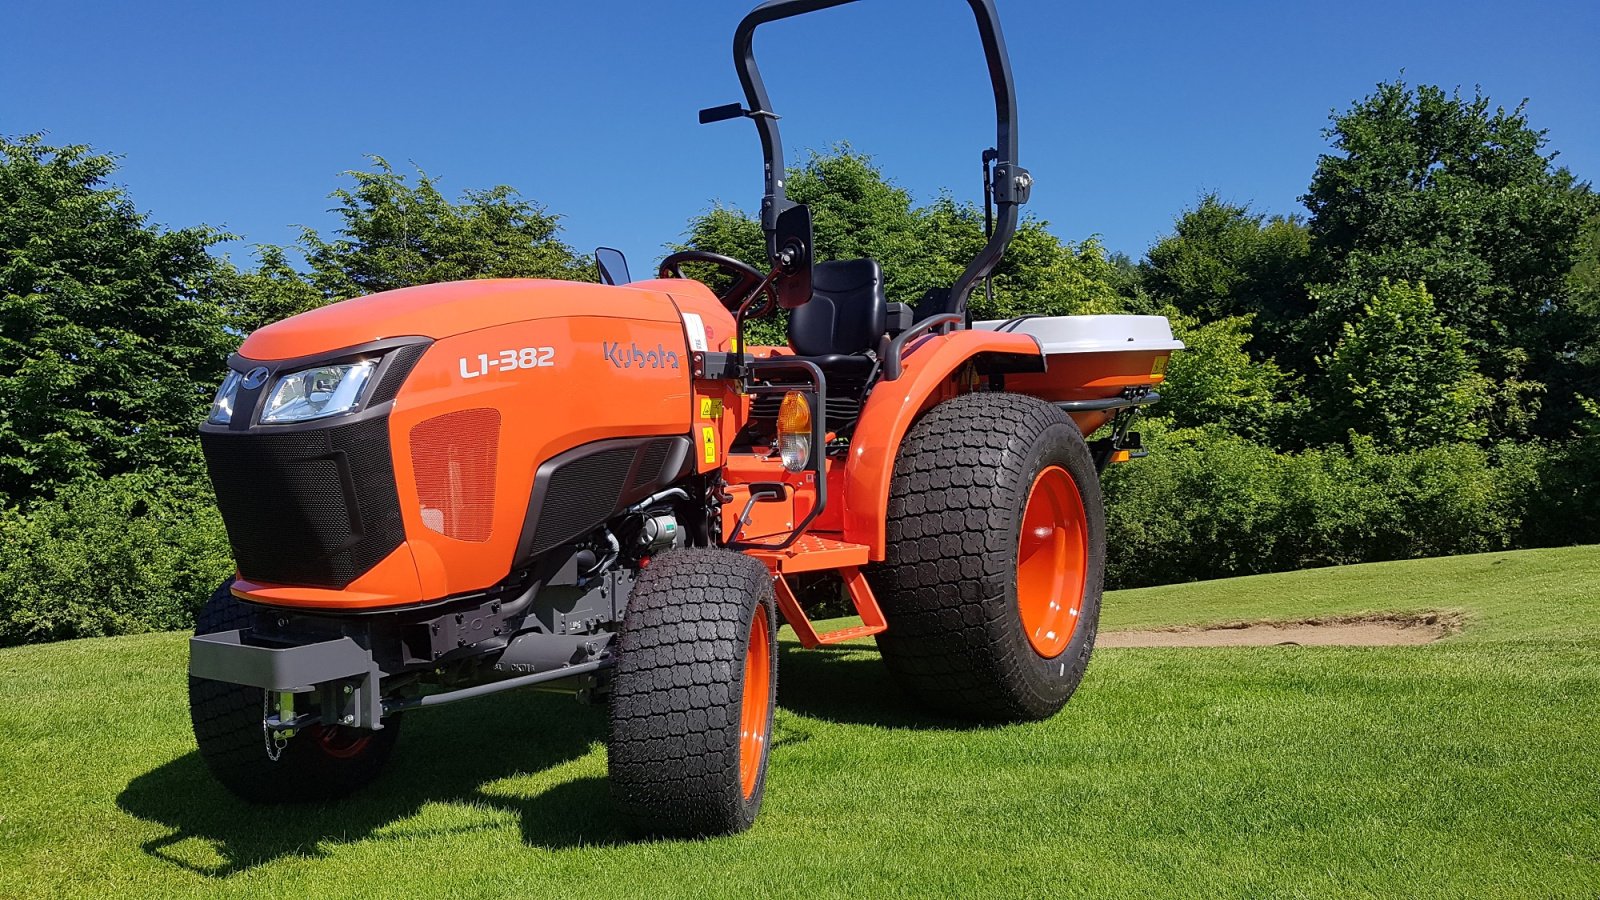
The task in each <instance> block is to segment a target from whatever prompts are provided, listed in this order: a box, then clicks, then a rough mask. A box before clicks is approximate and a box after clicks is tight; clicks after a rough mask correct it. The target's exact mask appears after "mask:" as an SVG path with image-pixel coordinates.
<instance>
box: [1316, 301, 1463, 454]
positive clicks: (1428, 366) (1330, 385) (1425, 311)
mask: <svg viewBox="0 0 1600 900" xmlns="http://www.w3.org/2000/svg"><path fill="white" fill-rule="evenodd" d="M1320 362H1321V363H1322V365H1323V368H1324V373H1323V376H1322V377H1321V378H1320V379H1318V380H1317V382H1316V389H1315V391H1314V408H1315V409H1316V412H1317V416H1318V419H1319V421H1320V422H1321V423H1322V427H1323V428H1325V429H1326V432H1327V434H1328V436H1329V437H1332V438H1335V439H1337V438H1338V437H1339V436H1340V435H1343V434H1344V433H1345V432H1346V431H1353V432H1356V433H1358V434H1363V435H1367V436H1370V437H1372V438H1373V439H1374V440H1376V441H1377V442H1378V443H1379V445H1381V446H1385V447H1393V448H1401V447H1427V446H1432V445H1433V444H1438V443H1447V442H1450V441H1461V440H1466V441H1475V440H1479V439H1481V438H1483V437H1484V436H1485V435H1486V434H1487V433H1488V427H1487V425H1486V423H1485V422H1484V420H1483V418H1482V416H1481V415H1480V413H1481V412H1482V411H1483V410H1484V408H1485V407H1487V406H1488V405H1489V384H1488V381H1487V379H1485V378H1484V377H1483V376H1482V375H1479V374H1478V372H1477V370H1476V368H1475V367H1474V365H1473V361H1472V357H1471V356H1470V355H1468V353H1467V351H1466V338H1465V337H1464V336H1463V335H1462V334H1461V332H1459V331H1457V330H1456V329H1454V328H1451V327H1450V326H1448V325H1446V324H1444V320H1443V317H1442V316H1440V315H1439V313H1438V311H1437V310H1435V309H1434V305H1433V299H1432V298H1431V297H1429V296H1428V291H1427V289H1426V288H1424V287H1422V286H1421V285H1415V286H1413V285H1408V284H1405V283H1403V282H1402V283H1398V284H1391V283H1389V282H1388V281H1384V282H1382V283H1381V284H1380V285H1379V288H1378V292H1377V294H1376V295H1375V296H1374V297H1373V298H1372V299H1371V300H1370V301H1369V302H1368V303H1367V304H1366V306H1365V307H1363V309H1362V311H1361V315H1360V317H1359V318H1357V319H1356V320H1355V321H1353V322H1345V323H1344V328H1343V334H1342V336H1341V337H1340V338H1339V342H1338V343H1337V344H1336V345H1335V346H1334V348H1333V352H1332V353H1331V354H1330V355H1329V356H1328V357H1326V358H1324V359H1322V360H1320Z"/></svg>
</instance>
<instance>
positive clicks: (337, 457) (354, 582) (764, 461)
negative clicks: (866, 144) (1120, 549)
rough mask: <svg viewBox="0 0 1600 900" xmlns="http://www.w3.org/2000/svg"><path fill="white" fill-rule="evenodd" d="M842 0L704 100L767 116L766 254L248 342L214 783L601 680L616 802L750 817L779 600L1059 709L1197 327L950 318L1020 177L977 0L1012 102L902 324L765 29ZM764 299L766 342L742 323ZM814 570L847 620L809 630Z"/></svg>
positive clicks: (326, 319) (988, 688) (940, 697)
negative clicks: (803, 186) (452, 707)
mask: <svg viewBox="0 0 1600 900" xmlns="http://www.w3.org/2000/svg"><path fill="white" fill-rule="evenodd" d="M845 2H850V0H774V2H771V3H767V4H765V5H763V6H760V7H758V8H757V9H755V10H754V11H753V12H751V13H750V14H749V15H748V16H747V17H746V18H745V19H744V20H743V22H741V23H740V25H739V28H738V31H737V33H736V36H735V38H734V59H735V63H736V65H737V68H738V72H739V78H740V81H741V83H742V84H743V86H744V93H745V100H746V104H747V105H740V104H733V105H729V106H723V107H717V108H714V109H709V110H705V111H702V113H701V116H700V118H701V120H702V121H703V122H707V121H717V120H721V119H731V118H748V119H750V120H751V121H753V122H754V123H755V126H756V129H757V131H758V132H759V134H760V138H761V144H762V148H763V151H764V153H765V164H766V196H765V197H764V198H763V201H762V204H761V221H762V226H763V228H764V229H765V231H766V234H767V249H768V255H769V261H770V264H769V266H768V268H767V269H766V270H765V271H763V270H760V269H756V268H752V267H750V266H748V265H746V264H744V263H742V262H740V261H738V260H735V259H731V258H728V257H724V256H719V255H717V254H713V253H707V252H701V251H695V250H688V251H683V252H679V253H673V254H671V255H670V256H668V257H667V258H666V259H665V260H663V261H662V263H661V266H660V271H659V274H658V277H656V278H654V279H650V280H645V281H637V282H631V283H630V282H629V279H628V276H627V274H626V264H625V262H624V261H623V260H622V259H621V256H620V254H617V253H615V251H606V250H602V251H600V252H599V253H598V254H597V260H598V262H599V266H600V271H601V275H602V281H604V282H605V283H604V284H580V283H571V282H560V281H542V280H498V281H471V282H459V283H453V284H436V285H427V286H422V287H414V288H407V289H404V290H398V291H391V292H387V293H382V294H375V295H372V296H367V297H360V298H356V299H353V300H348V301H345V302H342V303H337V304H334V305H332V306H328V307H325V308H322V309H318V310H314V311H312V312H308V313H304V314H302V315H298V316H295V317H293V318H291V319H287V320H285V321H282V322H278V323H276V324H274V325H270V326H268V327H266V328H263V329H261V330H260V331H257V332H255V333H254V334H251V335H250V336H249V337H248V339H246V340H245V341H244V343H243V345H242V346H241V347H240V348H239V351H238V353H237V354H235V355H234V356H233V357H232V358H231V360H230V366H231V372H230V374H229V375H228V376H227V378H226V380H225V381H224V382H223V384H222V386H221V388H220V389H219V390H218V391H217V395H216V400H215V403H214V405H213V407H212V409H211V412H210V415H209V416H208V418H207V420H206V422H205V424H204V425H203V426H202V427H201V441H202V445H203V447H204V451H205V456H206V461H207V464H208V466H209V470H210V475H211V479H212V481H213V484H214V486H215V489H216V496H217V502H218V506H219V507H220V509H221V512H222V516H223V520H224V522H225V523H226V526H227V531H228V537H229V540H230V543H231V545H232V548H233V554H234V558H235V560H236V562H237V564H238V575H237V577H235V578H233V579H230V580H229V581H228V582H227V583H225V584H224V585H223V586H222V587H221V588H219V589H218V591H217V593H216V595H215V596H213V597H212V599H211V600H210V602H209V603H208V604H207V605H206V607H205V608H204V610H203V611H202V613H201V615H200V620H199V626H198V628H197V629H196V635H195V637H194V638H193V640H192V642H191V645H190V647H191V649H190V664H189V673H190V682H189V696H190V709H191V714H192V718H193V723H194V732H195V737H196V739H197V741H198V744H199V748H200V753H201V755H202V757H203V758H204V759H205V761H206V763H207V765H208V766H209V767H210V769H211V771H212V772H213V773H214V774H215V775H216V777H217V778H218V779H219V780H220V781H221V782H222V783H223V784H224V785H226V786H227V787H228V788H229V789H231V790H232V791H233V792H235V793H237V794H239V795H241V796H243V797H245V798H248V799H252V800H259V801H264V802H279V801H287V800H297V799H326V798H330V797H334V796H338V795H340V794H342V793H345V792H348V791H350V790H352V789H355V788H357V787H360V786H361V785H363V784H365V783H367V782H368V781H370V780H371V779H372V778H373V777H375V775H376V774H377V773H378V772H379V771H380V769H381V767H382V765H383V764H384V762H385V760H386V759H387V758H388V756H389V755H390V752H391V750H392V749H393V747H394V746H395V740H396V736H397V734H398V732H399V726H400V721H401V719H402V718H404V714H407V713H410V712H411V711H413V710H418V709H421V708H423V707H428V706H434V705H438V704H443V703H449V702H452V701H456V700H462V699H467V698H472V697H479V696H483V695H486V694H492V693H496V692H500V691H506V690H511V689H515V688H521V687H527V686H531V685H542V686H546V687H551V686H554V687H565V688H568V689H571V690H573V691H574V692H576V693H577V694H578V696H579V697H580V698H581V699H584V700H590V701H599V700H605V701H608V702H609V704H610V725H611V728H610V736H609V757H608V758H609V767H610V776H611V784H612V786H613V794H614V797H615V799H616V802H617V804H618V806H619V807H620V808H621V809H622V810H623V812H624V813H625V814H626V815H627V817H628V818H629V819H630V820H631V821H632V822H633V823H634V824H635V825H637V826H638V827H639V828H641V829H643V830H647V831H651V832H659V833H677V834H718V833H728V832H734V831H738V830H741V829H743V828H745V827H747V826H748V825H749V824H750V823H751V821H752V820H753V818H754V817H755V815H756V812H757V810H758V809H759V807H760V805H761V798H762V794H763V791H764V785H765V780H766V776H767V763H768V755H769V749H770V746H769V737H770V735H771V734H772V721H773V708H774V702H775V698H776V694H777V683H778V680H777V661H778V638H777V628H778V622H779V618H780V616H781V617H782V619H783V620H784V621H786V622H787V623H788V624H789V625H790V626H791V627H792V628H793V629H794V632H795V634H796V636H797V637H798V639H799V641H800V643H801V644H802V645H804V646H805V647H816V646H818V645H820V644H831V643H837V642H840V641H846V640H850V639H854V638H861V637H866V636H869V635H870V636H874V637H876V640H877V644H878V647H879V648H880V650H881V651H882V656H883V661H884V663H885V665H886V666H887V667H888V669H889V671H890V673H892V675H893V677H894V679H895V680H896V681H897V682H898V683H899V684H900V685H901V686H902V687H903V688H904V689H905V692H906V693H907V694H908V695H909V696H910V697H912V698H914V699H915V700H917V701H920V702H921V703H924V704H926V705H927V706H928V707H930V708H932V709H935V710H938V711H940V712H943V713H946V714H953V715H959V716H967V717H977V718H983V719H996V720H1021V719H1039V718H1043V717H1046V716H1049V715H1051V714H1053V713H1055V712H1056V711H1057V710H1059V709H1060V708H1061V707H1062V705H1063V704H1065V703H1066V701H1067V699H1068V698H1069V697H1070V696H1071V695H1072V693H1073V691H1074V689H1075V688H1076V687H1077V685H1078V683H1079V681H1080V680H1081V679H1082V677H1083V673H1084V667H1085V665H1086V664H1087V663H1088V660H1089V653H1090V650H1091V648H1092V647H1093V645H1094V639H1095V628H1096V621H1097V617H1098V614H1099V609H1100V594H1101V573H1102V569H1103V564H1104V553H1105V530H1104V515H1103V512H1102V507H1101V495H1100V484H1099V470H1101V469H1103V467H1104V466H1105V465H1106V464H1108V463H1110V462H1116V461H1120V460H1122V459H1126V458H1128V457H1129V456H1132V455H1136V454H1137V453H1138V452H1139V451H1138V446H1137V445H1138V439H1137V435H1136V434H1135V433H1133V432H1131V431H1129V429H1128V424H1129V422H1130V421H1131V420H1132V417H1133V416H1134V415H1135V414H1136V413H1137V410H1138V409H1139V407H1141V406H1143V405H1145V404H1147V403H1151V402H1154V401H1155V400H1156V399H1157V397H1156V394H1155V393H1154V392H1153V388H1155V387H1156V386H1158V385H1159V384H1160V383H1161V381H1162V376H1163V373H1164V371H1165V369H1166V361H1167V358H1168V356H1169V355H1170V354H1171V353H1172V352H1173V351H1174V350H1176V349H1179V348H1181V346H1182V345H1181V344H1179V343H1177V342H1176V341H1174V340H1173V339H1172V335H1171V332H1170V330H1169V329H1168V326H1167V322H1166V320H1164V319H1161V318H1159V317H1139V316H1085V317H1054V318H1051V317H1027V316H1025V317H1021V318H1018V319H1013V320H1010V321H1006V322H972V321H971V319H970V316H969V315H968V314H967V311H966V305H967V298H968V297H969V295H970V294H971V293H972V291H973V289H974V288H975V287H976V286H977V285H979V284H981V283H983V282H984V281H985V279H986V278H987V277H988V276H989V274H990V273H991V272H992V270H993V269H994V267H995V266H996V264H997V263H998V262H999V261H1000V258H1001V255H1002V253H1003V252H1004V251H1005V248H1006V244H1007V242H1008V241H1009V240H1010V238H1011V236H1012V234H1013V233H1014V231H1015V229H1016V224H1017V217H1018V207H1019V206H1020V205H1021V204H1022V203H1024V202H1025V201H1026V200H1027V198H1028V192H1029V188H1030V186H1031V179H1030V177H1029V175H1028V173H1027V171H1026V170H1024V169H1023V168H1021V167H1020V166H1018V164H1017V155H1016V147H1017V125H1016V117H1015V110H1014V107H1015V99H1014V93H1013V89H1012V83H1011V73H1010V66H1009V62H1008V60H1007V57H1006V51H1005V44H1004V42H1003V39H1002V37H1001V34H1000V27H999V23H998V21H997V19H996V15H995V10H994V7H993V3H992V0H969V3H970V5H971V7H972V10H973V12H974V14H975V17H976V20H977V25H978V31H979V34H980V36H981V38H982V43H983V48H984V52H985V54H986V57H987V60H988V68H989V72H990V74H991V76H992V78H993V81H994V89H995V91H994V94H995V101H996V109H997V113H998V116H997V118H998V129H997V131H998V134H997V139H996V144H995V147H994V148H993V149H992V150H989V151H987V152H985V153H984V168H985V174H986V184H985V195H986V211H990V210H992V227H991V229H990V237H989V240H988V242H987V245H986V246H984V248H983V249H982V251H981V252H980V253H979V254H978V255H977V257H976V258H975V259H973V260H972V261H971V263H970V264H969V265H968V266H967V267H966V270H965V272H964V274H963V275H962V276H961V278H960V279H959V280H958V281H957V282H956V283H955V284H954V285H952V286H951V287H950V289H949V290H948V291H943V292H938V293H934V294H930V295H929V296H927V297H924V298H923V299H922V301H921V302H920V303H919V304H918V305H917V307H916V308H915V309H913V308H912V307H910V306H908V305H906V304H904V303H891V302H889V301H888V298H886V297H885V296H884V290H883V277H882V273H881V271H880V269H879V266H878V263H877V262H875V261H874V260H871V259H850V260H832V261H816V260H814V259H813V252H812V235H811V221H810V213H809V212H808V211H807V209H806V208H805V207H804V206H800V205H795V204H793V203H791V202H790V201H788V200H787V199H786V198H785V196H784V190H783V178H784V167H783V151H782V146H781V144H780V142H779V137H778V127H777V116H775V115H774V114H773V113H772V111H771V109H770V105H769V103H768V100H767V93H766V89H765V87H764V86H763V84H762V81H761V77H760V72H759V70H758V69H757V67H756V63H755V58H754V56H753V54H752V52H751V43H752V37H753V34H754V31H755V29H756V28H757V27H758V26H759V25H762V24H764V23H767V22H771V21H774V20H777V19H782V18H786V17H789V16H793V15H797V14H800V13H805V12H810V11H813V10H819V9H824V8H827V7H832V6H839V5H842V4H843V3H845ZM688 264H700V265H701V266H707V265H709V266H710V267H715V268H716V269H719V270H721V271H722V272H723V273H724V274H725V276H726V277H724V278H722V279H718V280H719V281H720V282H725V283H726V286H724V287H723V288H722V289H721V291H720V293H714V292H713V291H712V290H711V289H710V288H709V287H707V285H706V284H703V283H701V282H700V281H696V280H692V279H690V278H686V277H683V269H684V267H685V266H686V265H688ZM691 268H692V267H691ZM696 271H700V270H696ZM779 308H781V309H785V310H788V311H789V312H788V338H789V340H788V346H785V347H762V346H749V345H747V344H746V343H745V341H744V340H743V331H744V326H745V323H746V322H747V321H748V320H750V319H751V318H753V317H756V316H761V315H766V314H769V313H771V312H773V311H775V310H776V309H779ZM1097 431H1104V433H1105V435H1106V436H1105V437H1102V438H1100V439H1099V440H1096V441H1094V442H1088V441H1086V439H1085V435H1089V434H1091V433H1094V432H1097ZM802 582H804V583H806V584H810V585H812V586H813V587H815V586H816V585H817V584H819V583H825V585H832V586H833V588H834V589H835V590H837V591H838V596H840V597H848V598H849V600H850V601H851V602H852V603H853V604H854V607H855V610H856V611H857V613H859V615H860V618H861V622H862V624H861V625H859V626H855V627H851V628H846V629H843V630H839V631H833V632H826V633H823V632H819V631H818V630H817V629H816V628H815V627H813V625H812V623H811V622H810V620H809V619H808V618H807V614H806V610H805V608H804V606H803V605H802V603H801V601H800V600H799V599H798V597H797V591H796V585H797V584H798V583H802ZM800 593H802V594H803V593H805V592H800Z"/></svg>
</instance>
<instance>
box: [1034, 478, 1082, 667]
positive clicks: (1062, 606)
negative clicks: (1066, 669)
mask: <svg viewBox="0 0 1600 900" xmlns="http://www.w3.org/2000/svg"><path fill="white" fill-rule="evenodd" d="M1088 571H1089V525H1088V519H1087V517H1086V516H1085V515H1084V511H1083V498H1082V497H1081V496H1079V494H1078V486H1077V485H1076V484H1074V483H1073V481H1072V476H1071V475H1070V474H1068V472H1067V470H1066V469H1063V468H1061V467H1060V466H1049V467H1047V468H1045V470H1044V471H1042V472H1040V473H1039V475H1038V477H1037V478H1035V479H1034V480H1033V487H1031V488H1029V489H1028V502H1027V506H1025V507H1024V508H1023V513H1022V534H1021V537H1020V539H1019V542H1018V544H1017V609H1018V612H1019V613H1020V614H1021V616H1022V628H1023V630H1024V631H1025V632H1027V635H1028V643H1029V644H1031V645H1033V652H1035V653H1037V654H1039V655H1040V656H1042V657H1044V658H1045V659H1055V658H1056V657H1057V656H1060V655H1061V651H1063V650H1065V649H1067V644H1068V643H1069V642H1071V640H1072V635H1073V633H1074V632H1076V631H1077V630H1078V604H1079V603H1081V602H1082V600H1083V582H1084V579H1085V578H1087V577H1088Z"/></svg>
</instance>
